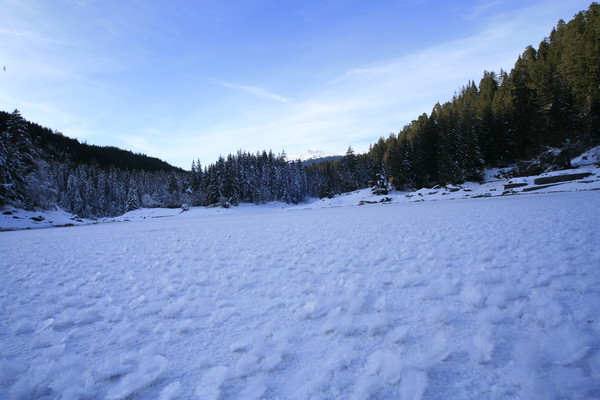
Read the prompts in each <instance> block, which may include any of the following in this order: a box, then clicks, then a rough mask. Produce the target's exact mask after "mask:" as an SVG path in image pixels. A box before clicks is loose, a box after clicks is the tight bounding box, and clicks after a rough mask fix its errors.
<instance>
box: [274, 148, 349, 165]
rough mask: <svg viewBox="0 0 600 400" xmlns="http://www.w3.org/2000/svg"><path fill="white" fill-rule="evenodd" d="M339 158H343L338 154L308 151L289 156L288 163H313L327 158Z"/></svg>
mask: <svg viewBox="0 0 600 400" xmlns="http://www.w3.org/2000/svg"><path fill="white" fill-rule="evenodd" d="M338 157H341V156H340V155H338V154H333V153H328V152H325V151H321V150H306V151H304V152H301V153H295V154H291V155H289V156H287V157H286V159H287V160H288V161H296V160H300V161H303V162H304V161H312V160H318V159H325V158H338Z"/></svg>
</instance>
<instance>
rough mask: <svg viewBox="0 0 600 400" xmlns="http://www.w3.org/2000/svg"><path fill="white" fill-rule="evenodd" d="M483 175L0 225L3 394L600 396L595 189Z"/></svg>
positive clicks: (599, 227) (598, 196) (599, 238)
mask: <svg viewBox="0 0 600 400" xmlns="http://www.w3.org/2000/svg"><path fill="white" fill-rule="evenodd" d="M590 168H591V167H590ZM578 171H579V172H580V170H578ZM594 173H595V172H594ZM592 178H594V176H592V177H590V178H587V179H588V180H591V179H592ZM576 183H577V182H576ZM576 183H573V182H565V183H564V185H575V184H576ZM502 184H503V182H500V183H496V185H497V186H496V187H501V186H498V185H502ZM486 185H493V183H489V184H484V185H477V186H476V185H471V186H470V185H463V189H461V190H462V194H460V195H456V193H460V192H461V190H459V191H454V192H450V190H449V189H448V188H447V189H441V188H440V189H427V190H428V191H431V192H433V191H437V193H435V194H425V195H424V196H423V197H426V196H429V197H428V198H431V199H438V198H439V199H443V198H446V197H448V196H454V195H456V196H458V197H457V198H455V200H454V201H424V202H421V201H419V202H415V201H410V200H411V199H410V198H407V197H406V196H405V193H400V192H394V193H392V194H391V196H392V197H393V200H392V202H391V204H382V203H378V204H367V205H365V206H356V205H357V204H358V202H359V201H360V200H361V199H371V200H373V199H378V198H379V197H377V196H370V197H369V196H368V194H367V193H365V192H364V191H361V192H357V193H353V194H349V195H347V196H338V197H337V198H334V199H327V200H326V201H325V202H323V201H316V202H314V203H312V204H302V205H298V206H289V207H288V206H283V205H281V204H270V205H267V206H260V207H259V206H253V205H246V206H240V207H234V208H230V209H226V210H224V209H201V208H193V209H190V210H189V211H186V212H181V210H158V209H157V210H151V211H149V210H138V211H135V212H132V213H129V214H128V215H126V216H124V217H122V218H120V219H119V220H121V221H125V220H127V221H128V222H124V223H98V224H90V225H83V226H75V227H71V228H65V229H33V230H16V231H8V232H1V233H0V254H2V261H0V273H1V274H2V277H3V279H2V280H0V341H1V343H2V346H0V398H7V399H9V398H10V399H28V398H47V399H54V398H67V399H80V398H91V399H105V398H107V399H138V398H139V399H146V398H148V399H150V398H152V399H154V398H159V399H370V398H379V399H450V398H451V399H472V398H494V399H514V398H527V399H562V398H571V399H587V398H599V397H600V379H599V378H600V308H599V307H598V304H600V291H599V287H600V268H599V267H600V248H599V246H598V243H600V214H599V213H598V206H599V205H600V192H598V191H595V190H585V191H581V190H576V191H567V192H564V193H544V192H543V191H541V192H530V193H518V194H516V195H511V196H500V195H498V196H496V195H495V194H494V196H492V197H489V198H485V197H484V198H477V199H468V198H461V197H460V196H464V195H466V194H471V196H470V197H474V196H472V194H473V193H479V192H475V189H476V188H477V187H479V188H481V191H482V192H485V190H486V189H485V188H488V189H489V188H490V187H492V186H486ZM585 185H593V183H592V184H582V183H581V182H579V186H578V187H579V188H581V187H586V188H587V187H588V186H585ZM465 187H467V188H468V187H472V188H473V191H472V192H465V191H464V188H465ZM423 192H425V191H423ZM442 192H447V193H448V195H445V196H442V195H441V194H440V193H442ZM416 196H417V197H419V196H418V194H416ZM338 205H339V207H338ZM342 206H343V207H342Z"/></svg>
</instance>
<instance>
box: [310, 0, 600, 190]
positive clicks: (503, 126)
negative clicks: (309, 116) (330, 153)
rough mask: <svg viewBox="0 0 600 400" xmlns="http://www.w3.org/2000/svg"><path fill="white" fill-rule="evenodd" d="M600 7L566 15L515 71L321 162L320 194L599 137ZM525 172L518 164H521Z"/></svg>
mask: <svg viewBox="0 0 600 400" xmlns="http://www.w3.org/2000/svg"><path fill="white" fill-rule="evenodd" d="M599 38H600V6H599V5H598V4H597V3H592V4H591V5H590V7H589V9H588V10H587V11H582V12H580V13H578V14H577V15H575V17H574V18H573V19H572V20H571V21H570V22H569V23H565V22H564V21H562V20H561V21H559V22H558V24H557V26H556V27H555V28H554V29H553V30H552V32H551V34H550V36H549V37H547V38H545V39H544V40H543V41H542V42H541V43H540V45H539V47H538V49H534V48H533V47H532V46H529V47H527V48H526V49H525V51H524V52H523V54H522V55H521V56H519V58H518V60H517V61H516V63H515V66H514V68H513V69H512V70H511V71H510V72H506V71H500V72H499V73H495V72H489V71H486V72H484V73H483V77H482V78H481V80H480V81H479V84H476V83H475V82H469V83H468V84H467V85H466V86H464V87H462V88H461V89H460V90H459V91H458V93H456V94H455V95H454V97H453V98H452V100H451V101H448V102H445V103H443V104H440V103H438V104H436V105H435V106H434V107H433V110H432V111H431V113H430V114H429V115H428V114H425V113H424V114H422V115H420V116H419V117H418V118H417V119H415V120H413V121H412V122H411V123H410V124H408V125H406V126H405V127H404V128H403V129H402V130H401V131H400V132H398V133H394V134H391V135H390V136H389V137H387V138H383V137H382V138H380V139H379V141H377V142H376V143H375V144H373V145H372V146H371V147H370V149H369V151H368V152H367V153H366V154H364V155H360V156H358V157H357V156H356V155H354V153H353V151H352V149H349V151H348V153H347V154H346V155H345V156H344V157H343V158H342V160H340V161H339V162H334V163H328V164H325V165H314V166H312V167H311V171H310V172H309V175H313V176H317V177H318V179H320V180H321V181H323V182H324V186H323V187H322V189H323V192H322V193H321V194H322V195H332V194H334V193H340V192H344V191H347V190H351V189H354V188H365V187H368V186H369V185H375V186H377V187H379V186H381V184H377V182H382V180H381V179H379V178H378V177H384V179H383V185H384V186H385V185H387V184H391V185H393V187H395V188H396V189H405V188H417V189H418V188H421V187H425V186H431V185H435V184H442V185H445V184H459V183H462V182H464V181H480V180H482V179H483V171H484V168H486V167H487V168H491V167H506V166H508V165H511V164H514V163H517V162H519V161H522V160H529V159H531V158H533V157H535V156H537V155H539V154H540V153H542V152H543V151H544V150H546V149H548V148H563V149H566V150H572V151H576V150H577V149H582V148H586V147H591V146H593V145H597V144H598V143H599V141H600V39H599ZM517 173H518V171H517Z"/></svg>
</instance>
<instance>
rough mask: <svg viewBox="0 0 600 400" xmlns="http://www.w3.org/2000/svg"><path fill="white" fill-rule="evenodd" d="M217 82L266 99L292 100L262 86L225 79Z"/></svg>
mask: <svg viewBox="0 0 600 400" xmlns="http://www.w3.org/2000/svg"><path fill="white" fill-rule="evenodd" d="M217 83H218V84H219V85H221V86H223V87H226V88H229V89H234V90H241V91H243V92H247V93H250V94H252V95H254V96H258V97H262V98H264V99H269V100H275V101H278V102H280V103H289V102H290V100H289V99H288V98H287V97H284V96H281V95H278V94H276V93H272V92H269V91H268V90H265V89H263V88H261V87H257V86H249V85H238V84H236V83H231V82H224V81H218V82H217Z"/></svg>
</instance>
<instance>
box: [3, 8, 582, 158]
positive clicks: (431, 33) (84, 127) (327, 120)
mask: <svg viewBox="0 0 600 400" xmlns="http://www.w3.org/2000/svg"><path fill="white" fill-rule="evenodd" d="M590 3H591V2H583V1H549V0H541V1H530V2H520V1H512V0H509V1H503V0H499V1H489V2H486V3H483V4H482V3H481V2H477V1H465V2H460V3H458V4H454V2H449V3H444V4H438V2H434V1H419V0H415V1H406V2H399V1H391V0H390V1H387V0H386V1H382V2H378V3H377V5H376V6H375V5H373V4H368V3H364V2H359V1H354V0H346V1H339V0H329V1H324V2H319V4H311V3H308V2H306V3H304V2H294V1H273V0H261V1H252V2H245V1H242V0H234V1H230V2H219V1H214V0H203V1H197V2H191V1H186V0H181V1H176V2H169V4H168V5H167V4H166V3H163V2H159V1H148V2H144V3H143V4H141V3H137V2H136V3H134V2H126V3H122V2H115V1H94V0H80V1H76V2H74V1H63V0H59V1H53V2H51V3H50V2H42V1H35V0H18V1H17V0H0V5H2V10H3V13H2V15H0V26H2V28H0V39H1V40H0V65H1V66H2V70H0V87H2V90H1V91H0V109H2V110H4V111H8V112H11V111H13V110H14V109H19V110H20V111H21V113H22V115H23V116H24V117H25V118H26V119H27V120H29V121H32V122H35V123H38V124H40V125H43V126H47V127H49V128H51V129H53V130H57V131H60V132H62V133H63V134H64V135H66V136H69V137H75V138H77V139H79V140H80V141H82V142H83V141H87V142H88V143H90V144H95V145H101V146H116V147H120V148H124V149H127V150H131V151H134V152H139V153H144V154H147V155H148V156H152V157H158V158H160V159H162V160H165V161H167V162H169V163H170V164H173V165H175V166H178V167H181V168H184V169H189V168H190V165H191V163H192V160H196V159H200V161H201V162H202V164H203V165H208V164H212V163H214V162H215V161H216V160H217V158H218V157H219V155H224V156H225V155H227V154H229V153H235V152H236V151H237V150H239V149H242V150H246V151H249V152H256V151H259V150H269V149H271V150H273V151H274V152H275V153H279V152H282V151H285V152H286V153H287V154H295V153H299V152H304V151H307V150H320V151H324V152H328V153H336V154H343V153H344V152H345V151H346V149H347V148H348V146H352V147H353V148H354V150H355V151H357V152H364V151H366V150H367V149H368V146H369V145H370V144H372V143H374V142H376V141H377V140H378V139H379V137H381V136H384V137H387V136H388V135H389V134H390V133H392V132H398V131H399V130H400V129H402V127H403V126H404V125H406V124H408V123H410V121H411V120H413V119H416V118H417V117H418V116H419V115H421V114H423V113H430V111H431V109H432V107H433V106H434V105H435V103H436V102H440V103H442V102H445V101H448V100H450V99H451V98H452V96H453V94H454V93H455V92H456V91H457V90H458V89H459V88H460V87H461V86H463V85H466V84H467V83H468V81H470V80H472V81H475V82H476V83H479V80H480V79H481V77H482V75H483V72H484V71H485V70H488V71H496V72H498V71H499V70H500V69H504V70H510V69H511V68H512V66H513V64H514V62H515V61H516V59H517V57H518V56H519V55H520V54H521V53H522V52H523V51H524V50H525V48H526V47H527V46H529V45H531V46H533V47H536V48H537V46H538V45H539V43H540V42H541V41H542V40H543V39H544V38H545V37H547V36H548V35H549V34H550V32H551V30H552V28H553V27H554V26H556V23H557V22H558V20H560V19H563V20H565V21H566V22H568V21H569V20H570V19H571V18H572V17H573V16H574V15H575V14H576V13H577V12H579V11H582V10H586V9H587V8H588V7H589V5H590Z"/></svg>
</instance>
